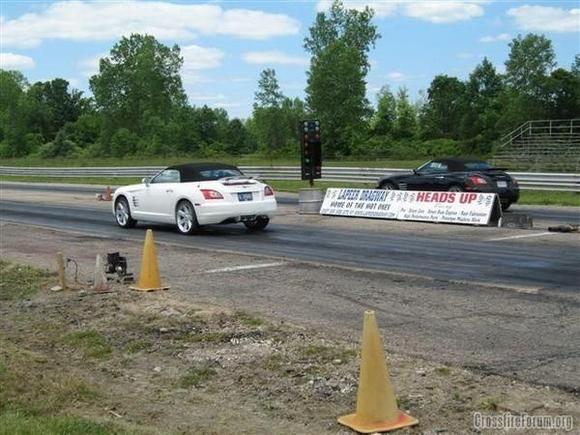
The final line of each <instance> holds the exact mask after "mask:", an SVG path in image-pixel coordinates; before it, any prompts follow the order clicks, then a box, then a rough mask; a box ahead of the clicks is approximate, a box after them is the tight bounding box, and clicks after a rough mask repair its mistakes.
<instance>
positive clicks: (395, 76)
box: [387, 71, 407, 82]
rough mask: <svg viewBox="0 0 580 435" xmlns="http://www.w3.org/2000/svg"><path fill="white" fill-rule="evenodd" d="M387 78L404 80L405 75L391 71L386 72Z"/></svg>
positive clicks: (396, 80) (398, 80) (395, 80)
mask: <svg viewBox="0 0 580 435" xmlns="http://www.w3.org/2000/svg"><path fill="white" fill-rule="evenodd" d="M387 79H389V80H390V81H392V82H404V81H405V80H407V76H406V75H405V74H403V73H402V72H399V71H391V72H390V73H388V74H387Z"/></svg>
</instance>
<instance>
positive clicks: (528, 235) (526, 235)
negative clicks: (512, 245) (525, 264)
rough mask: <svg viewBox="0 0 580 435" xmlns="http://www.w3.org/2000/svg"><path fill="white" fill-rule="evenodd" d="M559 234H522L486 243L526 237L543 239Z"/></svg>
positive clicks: (489, 240)
mask: <svg viewBox="0 0 580 435" xmlns="http://www.w3.org/2000/svg"><path fill="white" fill-rule="evenodd" d="M554 234H557V233H550V232H545V233H536V234H520V235H518V236H509V237H498V238H497V239H487V240H486V242H499V241H500V240H511V239H525V238H526V237H541V236H553V235H554Z"/></svg>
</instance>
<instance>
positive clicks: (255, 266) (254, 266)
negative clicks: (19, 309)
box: [203, 262, 286, 273]
mask: <svg viewBox="0 0 580 435" xmlns="http://www.w3.org/2000/svg"><path fill="white" fill-rule="evenodd" d="M284 264H286V263H285V262H278V263H264V264H247V265H245V266H233V267H222V268H220V269H211V270H206V271H204V272H203V273H220V272H237V271H238V270H251V269H264V268H267V267H277V266H282V265H284Z"/></svg>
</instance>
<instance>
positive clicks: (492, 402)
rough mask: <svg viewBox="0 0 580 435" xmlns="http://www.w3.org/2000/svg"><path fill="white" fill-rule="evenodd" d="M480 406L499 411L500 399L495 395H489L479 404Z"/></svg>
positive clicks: (487, 409)
mask: <svg viewBox="0 0 580 435" xmlns="http://www.w3.org/2000/svg"><path fill="white" fill-rule="evenodd" d="M479 407H480V408H481V409H484V410H486V411H497V410H498V408H499V401H498V400H497V399H496V398H495V397H488V398H487V399H485V400H483V401H482V402H481V403H480V404H479Z"/></svg>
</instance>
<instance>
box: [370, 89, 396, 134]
mask: <svg viewBox="0 0 580 435" xmlns="http://www.w3.org/2000/svg"><path fill="white" fill-rule="evenodd" d="M396 119H397V101H396V100H395V96H394V95H393V93H392V92H391V90H390V89H389V87H388V86H386V85H385V86H383V87H382V88H381V90H380V91H379V93H378V94H377V110H376V112H375V114H374V115H373V117H372V119H371V130H372V132H373V134H375V135H386V134H391V133H392V132H393V130H394V128H395V120H396Z"/></svg>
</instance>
